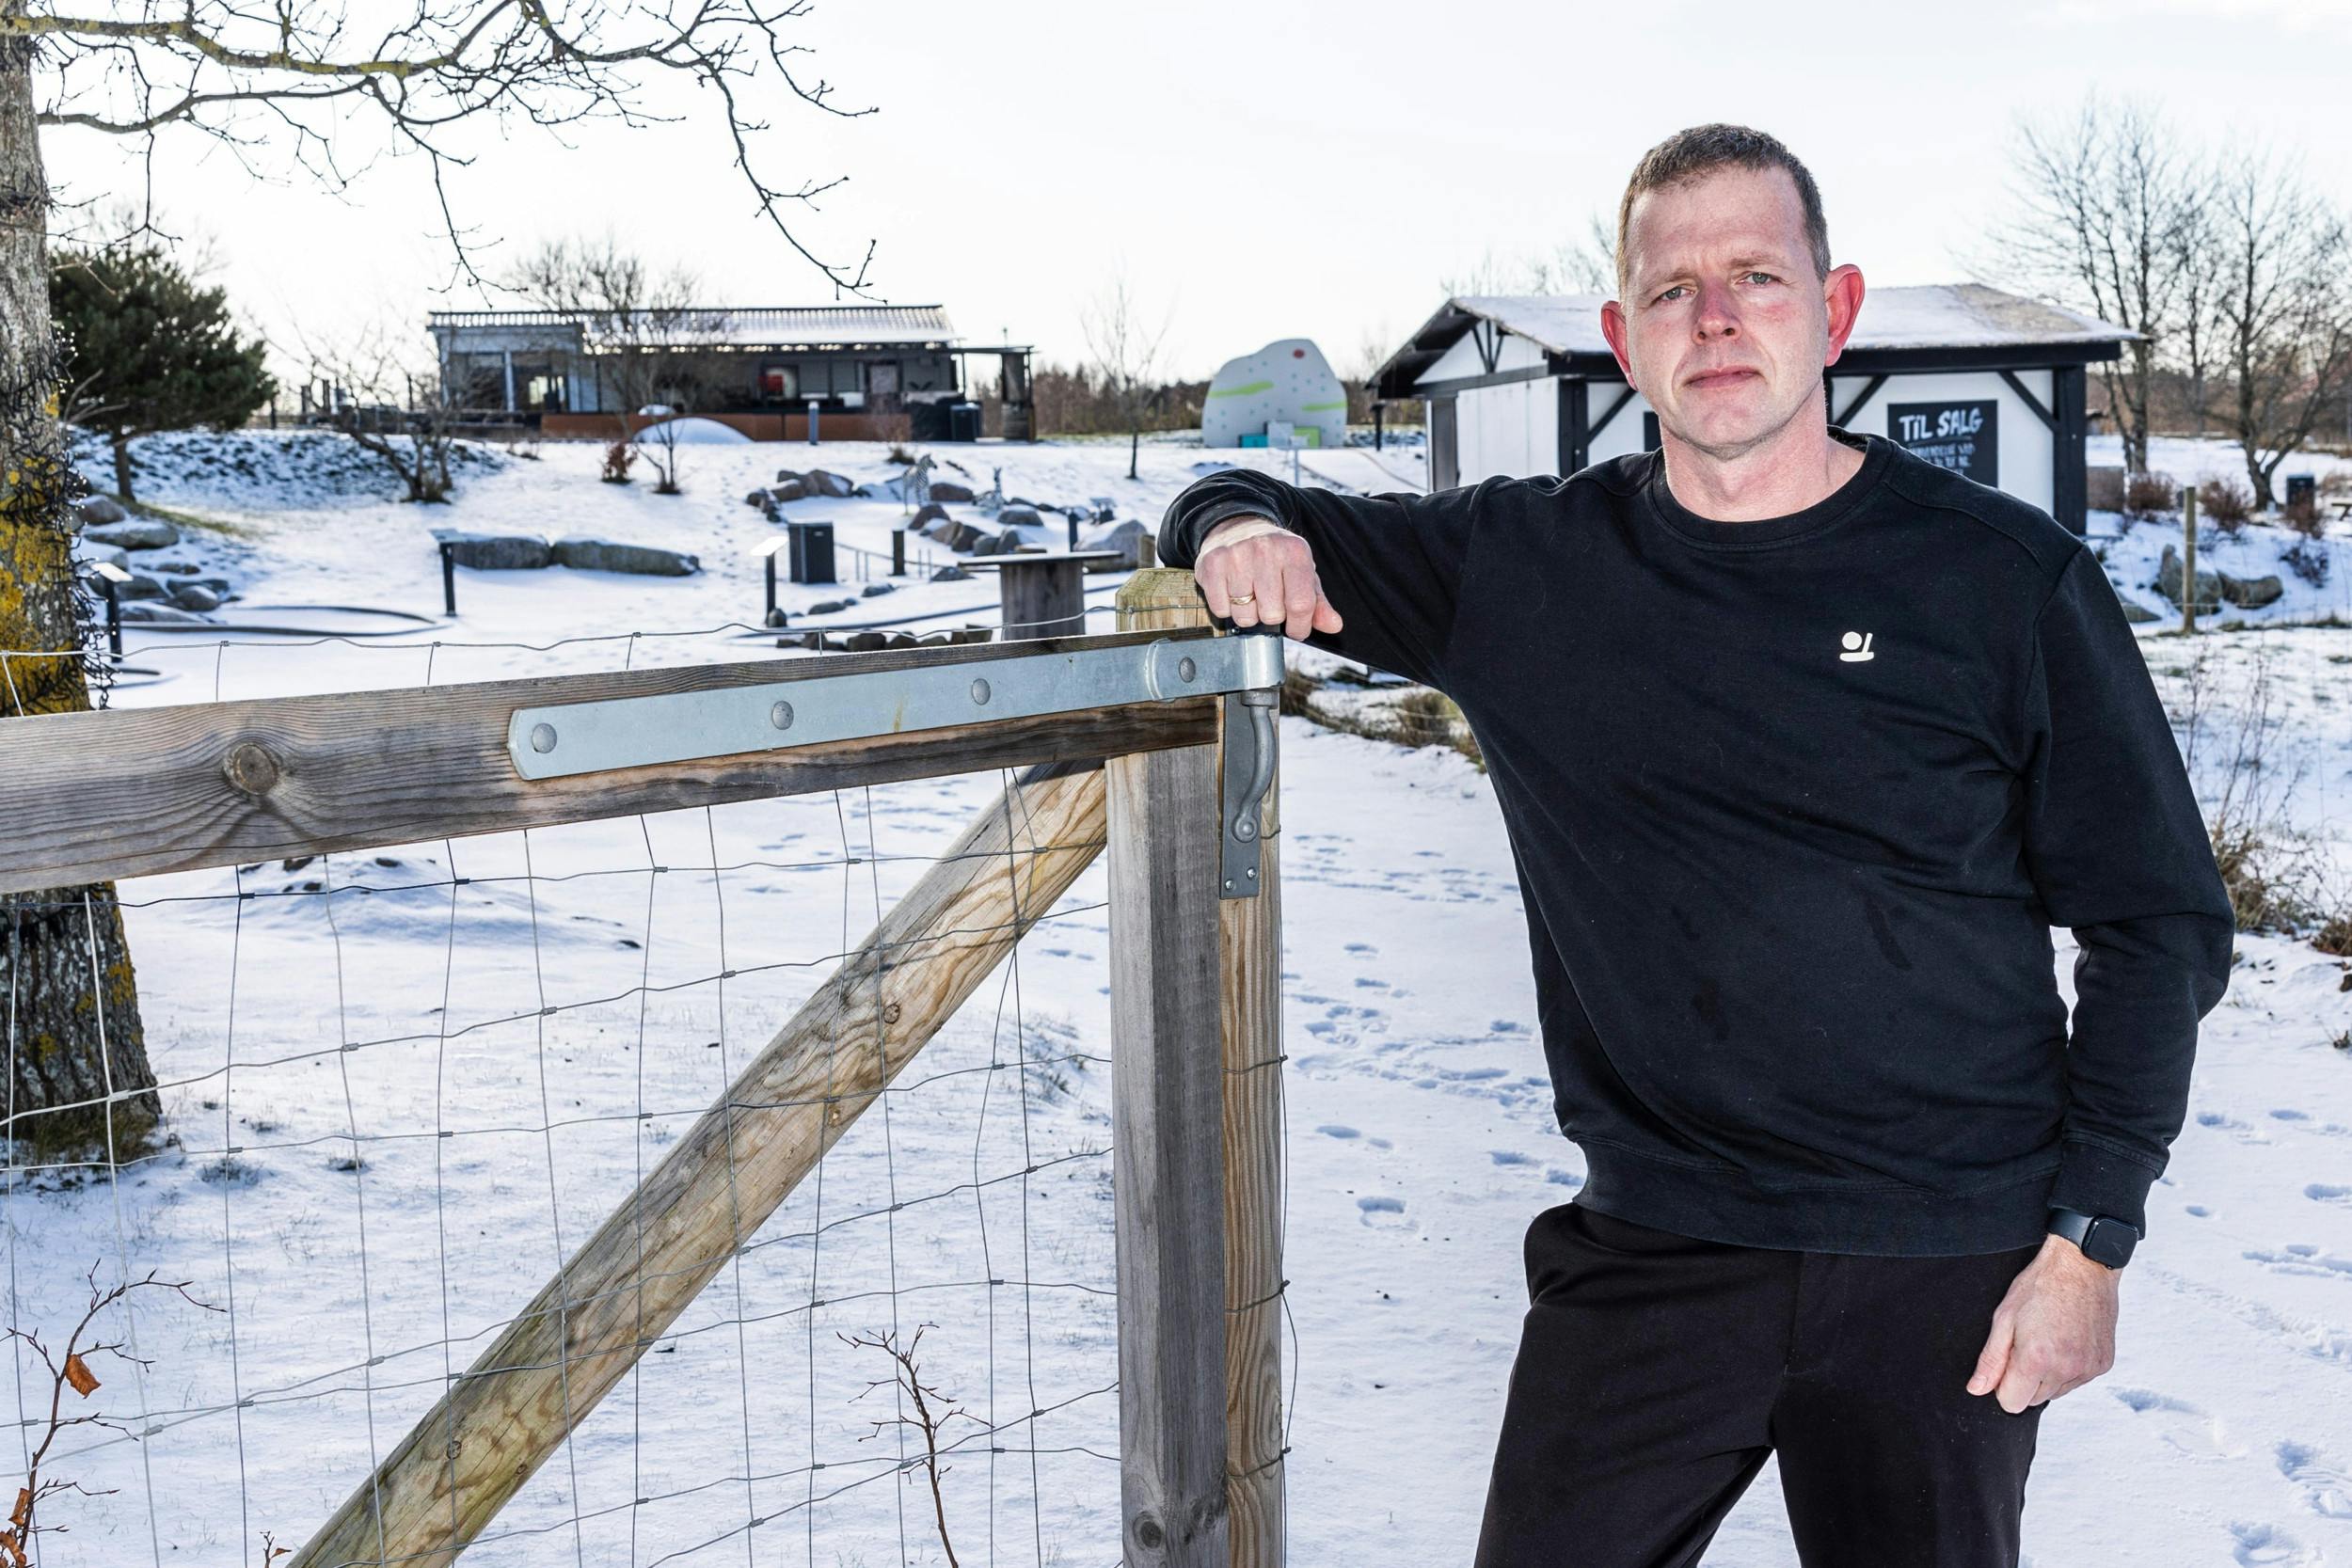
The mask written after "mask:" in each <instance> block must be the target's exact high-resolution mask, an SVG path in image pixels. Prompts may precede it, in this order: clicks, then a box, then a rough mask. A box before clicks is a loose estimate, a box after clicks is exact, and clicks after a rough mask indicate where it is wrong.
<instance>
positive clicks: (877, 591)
mask: <svg viewBox="0 0 2352 1568" xmlns="http://www.w3.org/2000/svg"><path fill="white" fill-rule="evenodd" d="M897 592H898V584H897V583H895V582H869V583H867V584H866V586H865V587H864V588H861V589H859V590H858V595H857V596H858V597H859V598H861V599H879V598H881V597H882V595H883V594H895V593H897Z"/></svg>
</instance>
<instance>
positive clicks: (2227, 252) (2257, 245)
mask: <svg viewBox="0 0 2352 1568" xmlns="http://www.w3.org/2000/svg"><path fill="white" fill-rule="evenodd" d="M2227 168H2228V173H2227V174H2226V175H2225V176H2224V177H2223V178H2222V179H2221V180H2220V181H2219V182H2218V184H2217V198H2216V201H2215V208H2214V222H2213V230H2214V233H2213V248H2212V250H2211V251H2210V252H2208V253H2207V255H2206V258H2205V265H2206V267H2207V268H2209V269H2210V270H2211V272H2212V273H2213V275H2214V276H2215V277H2216V278H2217V279H2218V281H2219V283H2220V289H2219V292H2218V294H2217V299H2216V311H2217V316H2218V318H2219V322H2220V327H2221V345H2220V357H2221V360H2222V366H2223V373H2224V375H2225V376H2226V378H2227V385H2226V386H2225V387H2224V388H2222V399H2221V408H2220V409H2219V416H2220V421H2219V422H2220V424H2221V426H2222V428H2223V429H2224V430H2226V431H2227V432H2228V433H2229V435H2230V436H2231V437H2232V438H2233V439H2234V440H2235V441H2236V442H2237V444H2238V448H2239V450H2240V451H2242V452H2243V453H2244V454H2245V459H2246V478H2247V483H2249V485H2251V486H2252V488H2253V492H2254V504H2255V505H2256V506H2257V507H2263V508H2267V507H2269V506H2270V505H2271V504H2272V502H2273V498H2272V495H2271V484H2270V482H2271V476H2272V475H2274V474H2276V473H2277V472H2278V470H2279V465H2280V463H2282V462H2284V461H2285V460H2286V458H2287V457H2288V456H2289V455H2290V454H2291V453H2293V452H2295V451H2298V450H2300V448H2301V447H2302V445H2303V443H2304V442H2306V441H2307V440H2309V439H2310V438H2311V435H2312V430H2313V428H2315V427H2316V426H2317V424H2318V422H2319V420H2320V417H2321V415H2322V414H2324V413H2326V412H2327V410H2328V408H2329V407H2331V406H2332V405H2333V404H2334V403H2335V401H2336V400H2337V399H2338V398H2339V397H2341V396H2343V395H2344V391H2345V389H2346V388H2347V386H2348V385H2352V283H2347V280H2346V272H2347V270H2348V269H2352V235H2347V233H2346V230H2345V225H2344V214H2343V213H2341V212H2340V211H2338V210H2337V208H2336V207H2335V205H2334V204H2333V203H2332V202H2330V201H2328V199H2327V198H2325V197H2323V196H2321V195H2320V194H2319V192H2318V191H2317V190H2316V189H2314V188H2313V186H2312V184H2311V183H2310V182H2309V181H2308V180H2307V179H2306V178H2305V176H2304V173H2303V170H2302V168H2301V166H2300V164H2299V162H2298V161H2296V160H2293V159H2280V158H2278V157H2274V156H2272V155H2270V154H2268V153H2264V152H2252V151H2249V152H2244V153H2242V154H2233V155H2232V156H2231V157H2230V158H2229V160H2228V163H2227Z"/></svg>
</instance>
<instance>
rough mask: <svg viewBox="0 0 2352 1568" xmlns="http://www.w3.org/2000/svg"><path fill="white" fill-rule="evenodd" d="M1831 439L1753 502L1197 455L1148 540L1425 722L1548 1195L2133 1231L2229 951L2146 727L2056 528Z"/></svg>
mask: <svg viewBox="0 0 2352 1568" xmlns="http://www.w3.org/2000/svg"><path fill="white" fill-rule="evenodd" d="M1833 435H1834V436H1836V438H1837V439H1839V440H1842V441H1844V442H1846V443H1847V444H1848V445H1850V446H1854V447H1858V448H1860V449H1861V450H1862V451H1863V454H1864V455H1863V462H1862V466H1861V468H1860V469H1859V471H1858V472H1856V473H1855V474H1854V476H1853V477H1852V478H1851V480H1849V481H1848V482H1847V483H1844V484H1843V485H1841V486H1840V487H1839V488H1838V489H1837V490H1836V492H1835V493H1834V494H1832V495H1831V496H1829V497H1828V498H1827V499H1824V500H1822V501H1820V502H1819V503H1818V504H1816V505H1813V506H1809V507H1806V508H1805V509H1804V511H1802V512H1795V513H1790V514H1788V515H1785V516H1779V517H1772V518H1766V519H1762V520H1758V521H1752V522H1720V521H1716V520H1713V519H1710V518H1707V517H1702V516H1700V515H1696V514H1695V513H1692V511H1690V510H1689V509H1688V508H1686V507H1684V506H1682V505H1681V504H1680V503H1678V502H1677V500H1676V499H1675V498H1674V495H1673V493H1672V492H1671V491H1670V490H1669V489H1668V487H1667V485H1666V483H1665V467H1664V463H1663V461H1662V459H1661V456H1660V454H1658V453H1655V452H1647V453H1639V454H1634V455H1629V456H1625V457H1619V458H1614V459H1612V460H1610V461H1608V462H1605V463H1599V464H1596V465H1594V466H1593V467H1589V468H1586V469H1584V470H1583V471H1582V472H1581V473H1578V474H1576V475H1573V476H1572V477H1569V478H1566V479H1554V478H1543V479H1504V478H1496V479H1489V480H1486V481H1484V482H1482V483H1479V484H1476V485H1473V486H1469V487H1465V488H1461V489H1455V490H1447V491H1442V492H1440V493H1438V494H1436V495H1430V496H1419V495H1381V496H1352V495H1342V494H1337V493H1334V492H1332V491H1328V490H1314V489H1300V488H1295V487H1294V486H1292V485H1289V484H1286V483H1282V482H1281V481H1279V480H1277V479H1273V478H1271V477H1269V476H1267V475H1264V474H1261V473H1256V472H1252V471H1248V470H1245V469H1238V468H1236V469H1230V470H1226V471H1223V472H1219V473H1216V474H1213V475H1211V476H1209V477H1208V478H1205V479H1202V480H1200V481H1199V482H1198V483H1194V484H1192V485H1191V486H1189V487H1188V488H1186V489H1185V490H1184V493H1183V494H1182V495H1180V496H1178V497H1177V498H1176V499H1175V500H1174V501H1173V502H1172V503H1171V504H1170V505H1169V507H1168V515H1167V517H1166V519H1165V520H1164V521H1163V522H1162V523H1161V525H1160V531H1159V546H1160V554H1161V559H1162V560H1164V561H1165V562H1168V564H1170V565H1176V566H1188V565H1190V564H1191V563H1192V562H1193V561H1194V559H1195V557H1196V555H1197V554H1198V552H1199V549H1200V541H1201V539H1202V537H1203V536H1204V535H1205V534H1206V532H1207V531H1208V530H1209V529H1210V528H1211V527H1213V526H1214V525H1216V523H1218V522H1220V521H1223V520H1224V519H1226V518H1228V517H1231V516H1235V515H1242V514H1252V515H1261V516H1265V517H1268V518H1271V519H1272V520H1273V521H1275V522H1277V523H1279V524H1280V525H1282V526H1283V527H1284V528H1286V529H1289V530H1291V531H1294V532H1295V533H1298V534H1300V535H1302V536H1304V537H1305V538H1306V539H1307V540H1308V542H1309V543H1310V544H1311V546H1312V547H1313V550H1314V559H1315V565H1316V569H1317V572H1318V574H1319V575H1320V577H1321V579H1322V582H1323V587H1324V592H1325V594H1326V595H1327V597H1328V598H1329V599H1330V601H1331V603H1332V605H1333V606H1334V607H1335V608H1336V609H1337V610H1339V612H1340V614H1341V615H1342V616H1343V618H1344V621H1345V626H1344V628H1343V630H1342V631H1340V632H1339V633H1338V634H1337V635H1330V634H1326V633H1322V632H1317V633H1315V634H1313V635H1311V636H1310V637H1309V638H1307V639H1306V641H1308V642H1309V643H1310V644H1311V645H1312V646H1314V647H1318V648H1323V649H1327V650H1328V651H1330V652H1332V653H1336V654H1340V655H1343V656H1344V657H1348V658H1352V659H1358V660H1361V661H1362V662H1364V663H1367V664H1373V665H1377V666H1379V667H1380V668H1382V669H1385V670H1389V671H1392V672H1394V673H1397V674H1400V675H1404V676H1406V677H1407V678H1409V679H1412V680H1415V681H1420V682H1422V683H1424V684H1426V685H1429V686H1433V687H1436V688H1438V689H1439V690H1442V691H1444V692H1445V693H1447V694H1448V695H1449V696H1451V697H1452V698H1454V701H1455V702H1456V703H1457V704H1459V705H1460V706H1461V709H1462V712H1463V715H1464V716H1465V717H1466V718H1467V719H1468V721H1469V722H1470V729H1471V731H1472V733H1473V734H1474V735H1475V736H1476V737H1477V740H1478V743H1479V746H1480V749H1481V750H1482V751H1483V752H1484V753H1485V756H1486V766H1487V769H1488V772H1489V774H1490V776H1491V777H1492V779H1493V783H1494V789H1495V798H1496V800H1497V802H1498V803H1499V804H1500V806H1501V808H1502V816H1503V821H1504V824H1505V826H1506V828H1507V830H1508V832H1509V837H1510V844H1511V849H1512V854H1513V859H1514V862H1515V863H1516V866H1517V869H1518V880H1519V888H1520V893H1521V895H1522V897H1523V899H1524V901H1525V904H1526V908H1527V919H1528V928H1529V935H1530V939H1531V945H1532V947H1533V950H1534V976H1535V998H1536V1012H1537V1016H1538V1019H1539V1021H1540V1023H1541V1026H1542V1030H1543V1038H1544V1050H1545V1054H1546V1056H1547V1057H1548V1058H1549V1066H1550V1069H1551V1078H1552V1085H1553V1091H1554V1096H1555V1101H1556V1105H1557V1110H1558V1115H1559V1120H1560V1127H1561V1130H1562V1131H1563V1132H1565V1133H1566V1134H1567V1135H1568V1137H1569V1138H1571V1139H1573V1140H1574V1141H1575V1142H1576V1143H1577V1144H1578V1145H1579V1146H1581V1148H1582V1149H1583V1151H1584V1154H1585V1157H1586V1163H1587V1169H1588V1172H1589V1175H1588V1178H1587V1180H1586V1183H1585V1186H1584V1189H1583V1191H1582V1193H1581V1201H1584V1202H1588V1203H1590V1204H1591V1205H1592V1206H1593V1207H1595V1208H1597V1209H1600V1210H1602V1211H1604V1212H1609V1213H1613V1214H1615V1215H1617V1216H1619V1217H1620V1218H1623V1219H1628V1220H1631V1221H1634V1222H1636V1223H1638V1224H1643V1225H1650V1226H1656V1227H1661V1228H1662V1229H1668V1230H1675V1231H1679V1232H1682V1233H1684V1234H1686V1235H1692V1236H1697V1237H1703V1238H1706V1239H1709V1240H1714V1241H1722V1242H1732V1243H1741V1244H1745V1245H1749V1246H1765V1247H1782V1248H1801V1249H1804V1250H1809V1251H1820V1252H1855V1253H1878V1254H1888V1255H1914V1256H1930V1255H1938V1254H1947V1255H1948V1254H1960V1253H1975V1252H1991V1251H1997V1250H2001V1249H2005V1248H2010V1247H2019V1246H2027V1245H2031V1244H2033V1243H2035V1242H2036V1241H2037V1240H2038V1239H2039V1238H2040V1237H2041V1236H2042V1234H2043V1231H2044V1229H2045V1227H2046V1225H2047V1222H2048V1212H2047V1211H2048V1208H2049V1206H2052V1205H2062V1206H2064V1207H2067V1208H2071V1209H2077V1210H2081V1211H2083V1212H2088V1213H2095V1214H2112V1215H2116V1216H2118V1217H2120V1218H2123V1219H2127V1220H2129V1221H2131V1222H2132V1223H2133V1224H2135V1225H2137V1226H2139V1227H2141V1228H2142V1230H2143V1231H2144V1230H2145V1228H2146V1221H2145V1216H2144V1204H2145V1201H2146V1197H2147V1193H2148V1188H2149V1185H2150V1183H2151V1182H2153V1180H2154V1179H2155V1178H2156V1176H2157V1175H2158V1174H2159V1173H2160V1172H2161V1171H2162V1170H2163V1169H2164V1165H2165V1162H2166V1160H2167V1157H2168V1153H2167V1150H2168V1147H2169V1144H2170V1142H2171V1140H2172V1138H2173V1137H2174V1136H2175V1135H2176V1134H2177V1133H2178V1132H2180V1128H2181V1122H2182V1117H2183V1116H2184V1114H2185V1111H2186V1108H2187V1096H2188V1079H2189V1064H2190V1061H2191V1058H2192V1056H2193V1055H2194V1053H2195V1050H2196V1043H2197V1024H2198V1021H2199V1020H2200V1019H2201V1018H2202V1017H2203V1016H2204V1014H2205V1013H2206V1012H2208V1011H2210V1010H2211V1009H2212V1007H2213V1006H2214V1005H2215V1004H2216V1003H2217V1002H2218V1001H2219V1000H2220V998H2221V994H2222V992H2223V990H2225V989H2226V987H2227V985H2228V982H2229V973H2230V965H2231V942H2232V938H2233V931H2234V928H2235V926H2234V921H2233V916H2232V911H2231V906H2230V900H2229V897H2228V895H2227V893H2226V891H2225V890H2224V888H2223V886H2222V882H2221V878H2220V875H2219V872H2218V871H2217V868H2216V865H2215V863H2214V856H2213V851H2212V847H2211V841H2210V839H2209V837H2208V835H2207V831H2206V828H2205V825H2204V822H2203V819H2202V817H2201V814H2200V811H2199V808H2198V805H2197V801H2196V799H2195V796H2194V794H2193V793H2192V791H2191V789H2190V786H2189V783H2188V779H2187V776H2186V772H2185V768H2183V765H2182V760H2181V754H2180V752H2179V749H2178V747H2177V746H2176V744H2175V742H2174V740H2173V736H2172V731H2171V727H2170V724H2169V721H2168V720H2167V718H2166V715H2165V711H2164V707H2163V705H2162V703H2161V702H2160V700H2159V699H2158V697H2157V695H2156V692H2155V688H2154V685H2153V682H2152V681H2151V679H2150V678H2149V673H2148V668H2147V665H2146V663H2145V662H2144V660H2143V659H2142V658H2141V656H2140V652H2139V648H2138V644H2137V641H2136V640H2135V639H2134V637H2133V635H2132V631H2131V627H2130V626H2129V624H2128V623H2127V622H2126V621H2125V620H2124V618H2123V610H2122V605H2121V604H2120V603H2119V602H2118V601H2117V599H2116V595H2115V592H2114V590H2113V589H2112V588H2111V587H2110V586H2109V585H2108V582H2107V579H2106V574H2105V572H2104V570H2103V569H2102V568H2101V566H2100V563H2099V562H2098V560H2097V559H2096V558H2095V557H2094V556H2093V555H2092V554H2091V552H2090V550H2089V549H2088V548H2086V547H2085V546H2084V545H2083V543H2082V541H2081V540H2080V539H2078V538H2077V537H2076V536H2075V535H2074V534H2073V533H2072V532H2070V531H2067V530H2066V529H2065V528H2063V527H2061V526H2059V525H2058V523H2057V522H2055V521H2053V520H2052V519H2051V517H2050V516H2049V515H2047V514H2045V513H2042V512H2041V511H2038V510H2036V509H2035V508H2033V507H2032V506H2029V505H2027V504H2026V503H2025V502H2024V501H2021V500H2018V499H2015V498H2014V497H2011V496H2009V495H2005V494H2003V493H2002V492H2000V491H1998V490H1994V489H1990V488H1987V487H1985V486H1983V485H1980V484H1977V483H1973V482H1971V481H1969V480H1966V479H1964V478H1962V477H1960V476H1958V475H1955V474H1952V473H1949V472H1947V471H1946V470H1944V469H1942V468H1938V467H1934V466H1932V465H1931V464H1929V463H1927V462H1925V461H1924V460H1922V459H1920V458H1918V457H1915V456H1914V455H1913V454H1912V453H1910V452H1908V451H1904V450H1903V449H1902V448H1900V447H1899V446H1896V445H1895V444H1893V443H1892V442H1889V441H1887V440H1885V439H1884V438H1883V437H1880V436H1851V435H1848V434H1847V433H1845V432H1843V431H1833ZM2053 925H2062V926H2066V927H2071V928H2072V929H2073V930H2074V936H2075V939H2076V941H2077V942H2078V943H2079V944H2080V949H2081V951H2080V954H2079V956H2078V958H2076V960H2075V963H2074V987H2075V993H2076V1006H2075V1010H2074V1021H2073V1037H2072V1039H2071V1040H2070V1039H2069V1037H2068V1018H2067V1009H2066V1003H2065V999H2064V997H2063V996H2062V995H2061V994H2060V992H2059V991H2058V983H2057V974H2056V958H2055V949H2054V948H2053V946H2052V943H2051V940H2050V927H2051V926H2053Z"/></svg>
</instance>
